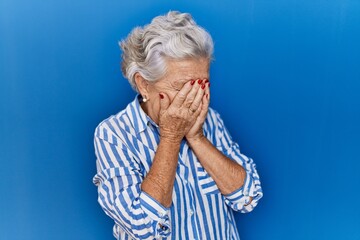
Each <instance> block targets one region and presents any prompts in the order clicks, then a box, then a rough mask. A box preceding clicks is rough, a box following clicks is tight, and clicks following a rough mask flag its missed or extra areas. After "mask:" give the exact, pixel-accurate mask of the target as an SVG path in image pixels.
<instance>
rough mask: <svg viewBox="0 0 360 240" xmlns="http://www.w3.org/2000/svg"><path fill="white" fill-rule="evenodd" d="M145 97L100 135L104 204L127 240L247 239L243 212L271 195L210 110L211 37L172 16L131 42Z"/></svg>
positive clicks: (128, 52) (128, 68) (132, 67)
mask: <svg viewBox="0 0 360 240" xmlns="http://www.w3.org/2000/svg"><path fill="white" fill-rule="evenodd" d="M121 48H122V72H123V74H124V76H125V77H126V78H127V79H128V80H129V82H130V84H131V85H132V87H133V88H134V89H135V90H136V91H137V92H138V93H139V94H138V95H137V96H136V98H135V100H134V101H133V102H131V103H130V104H129V105H128V106H127V107H126V109H124V110H123V111H121V112H119V113H118V114H116V115H114V116H111V117H109V118H108V119H106V120H104V121H103V122H101V123H100V124H99V126H98V127H97V128H96V131H95V152H96V156H97V161H96V163H97V174H96V175H95V176H94V179H93V181H94V184H96V186H98V193H99V197H98V201H99V203H100V205H101V207H102V208H103V210H104V211H105V213H106V214H107V215H109V216H110V217H111V218H112V219H113V220H114V221H115V225H114V229H113V233H114V236H115V237H116V238H117V239H154V238H160V239H240V238H239V234H238V231H237V229H236V223H235V220H234V215H233V211H240V212H243V213H246V212H249V211H251V210H252V209H253V208H254V207H255V206H256V205H257V203H258V201H259V199H260V198H261V197H262V195H263V194H262V189H261V186H260V179H259V175H258V173H257V171H256V168H255V164H254V162H253V160H252V159H251V158H248V157H246V156H245V155H243V154H241V153H240V151H239V147H238V145H237V144H236V143H235V142H233V141H232V139H231V137H230V135H229V133H228V132H227V130H226V128H225V126H224V123H223V121H222V120H221V118H220V116H219V114H218V113H217V112H216V111H214V110H212V109H211V108H209V102H210V82H209V80H208V79H209V67H210V61H211V58H212V53H213V42H212V39H211V37H210V35H209V34H208V33H207V32H206V31H205V30H204V29H203V28H201V27H200V26H198V25H196V23H195V22H194V20H193V19H192V18H191V16H190V15H189V14H186V13H179V12H169V13H168V14H167V15H165V16H158V17H156V18H154V19H153V20H152V22H151V23H150V24H149V25H146V26H144V27H143V28H141V27H138V28H135V29H134V30H133V31H132V32H131V33H130V34H129V36H128V37H127V38H126V39H125V40H123V41H122V42H121Z"/></svg>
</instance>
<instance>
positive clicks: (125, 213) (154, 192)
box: [93, 84, 201, 239]
mask: <svg viewBox="0 0 360 240" xmlns="http://www.w3.org/2000/svg"><path fill="white" fill-rule="evenodd" d="M198 88H199V87H197V88H193V87H192V85H190V84H185V86H184V88H183V89H182V90H181V91H180V92H179V93H178V96H176V97H175V99H174V100H173V102H172V103H171V104H170V100H169V98H168V97H167V95H166V94H164V95H162V96H163V97H162V99H161V101H160V98H159V101H160V104H161V111H160V122H159V126H160V143H159V145H158V148H157V151H156V154H155V156H154V160H153V164H152V166H151V168H150V170H149V172H148V174H147V175H146V177H144V176H143V174H142V172H141V170H140V166H139V165H140V164H139V163H138V162H137V161H136V156H134V155H133V153H132V152H131V151H130V150H129V149H128V146H126V145H125V144H123V141H122V140H121V139H120V138H119V137H118V136H117V135H116V134H114V133H113V132H112V130H111V128H109V127H107V126H106V124H102V125H100V126H99V127H98V128H97V129H96V132H95V138H94V142H95V152H96V156H97V172H98V173H97V174H96V175H95V177H94V179H93V181H94V183H95V184H96V186H98V196H99V197H98V201H99V203H100V205H101V207H102V208H103V210H104V211H105V213H106V214H107V215H108V216H110V217H111V218H113V219H114V221H115V222H116V224H118V225H119V226H120V227H121V228H122V229H123V230H124V231H126V232H127V233H128V234H129V235H130V236H131V237H132V238H136V239H153V238H154V237H156V238H157V237H167V236H169V235H170V222H169V208H168V207H169V206H170V205H171V199H172V191H173V184H174V179H175V173H176V167H177V161H178V152H179V148H180V142H181V140H182V139H183V137H184V135H185V132H187V131H188V129H189V128H190V126H192V125H193V123H194V122H195V121H196V119H197V116H198V114H199V112H200V111H197V112H189V108H188V107H186V106H183V103H184V102H185V101H186V102H195V103H196V102H198V103H199V104H200V102H201V98H200V99H199V98H196V96H197V92H198ZM196 99H197V100H196Z"/></svg>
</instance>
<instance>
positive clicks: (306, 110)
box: [0, 0, 360, 240]
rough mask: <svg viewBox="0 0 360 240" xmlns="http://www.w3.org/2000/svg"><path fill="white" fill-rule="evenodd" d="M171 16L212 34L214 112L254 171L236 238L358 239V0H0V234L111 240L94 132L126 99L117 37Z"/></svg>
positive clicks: (129, 94)
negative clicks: (249, 208)
mask: <svg viewBox="0 0 360 240" xmlns="http://www.w3.org/2000/svg"><path fill="white" fill-rule="evenodd" d="M169 10H180V11H185V12H190V13H191V14H193V16H194V18H195V19H196V20H197V22H198V23H199V24H200V25H202V26H204V27H205V28H206V29H207V30H208V31H209V32H210V33H211V34H212V36H213V38H214V41H215V59H216V60H215V62H214V63H213V65H212V69H211V81H212V103H211V104H212V107H213V108H215V109H217V110H218V111H219V112H220V113H221V114H222V117H223V119H224V121H225V123H226V125H227V127H228V129H229V130H230V131H231V133H232V135H233V138H234V139H235V140H237V141H238V142H239V144H240V146H241V149H242V151H243V152H244V153H245V154H246V155H248V156H251V157H252V158H253V159H254V160H255V162H256V164H257V168H258V171H259V174H260V177H261V180H262V186H263V190H264V198H263V199H262V200H261V201H260V203H259V205H258V207H257V208H256V209H255V210H254V211H253V212H251V213H249V214H237V215H236V216H237V221H238V227H239V231H240V234H241V237H242V239H243V240H263V239H265V240H266V239H270V240H272V239H292V240H297V239H299V240H300V239H301V240H303V239H342V240H346V239H351V240H354V239H360V206H359V202H360V176H359V174H358V172H359V168H360V157H359V155H358V154H359V150H360V137H359V136H360V124H359V123H360V97H359V92H360V14H359V13H360V2H359V1H356V0H330V1H329V0H326V1H325V0H316V1H314V0H272V1H262V0H259V1H253V0H242V1H224V0H222V1H215V0H206V1H205V0H204V1H191V3H190V1H165V0H164V1H140V0H132V1H121V0H108V1H93V0H86V1H85V0H77V1H66V0H63V1H55V0H47V1H43V0H31V1H29V0H0V81H1V88H0V130H1V138H0V159H1V167H0V173H1V175H0V176H1V180H0V188H1V197H0V208H1V209H0V239H6V240H7V239H21V240H23V239H34V240H35V239H36V240H38V239H40V240H43V239H44V240H45V239H54V240H57V239H86V240H90V239H97V240H99V239H113V237H112V224H113V222H112V220H111V219H110V218H108V217H107V216H106V215H105V214H104V213H103V212H102V210H101V209H100V206H99V205H98V203H97V192H96V187H95V186H94V185H93V184H92V177H93V175H94V174H95V171H96V170H95V156H94V150H93V131H94V128H95V127H96V125H97V124H98V123H99V122H100V121H101V120H103V119H104V118H106V117H108V116H109V115H111V114H114V113H116V112H118V111H119V110H121V109H123V108H124V107H125V106H126V104H127V103H128V102H129V101H131V100H132V99H133V96H134V94H135V93H134V92H133V91H132V90H131V88H130V86H129V85H128V83H127V82H126V80H125V79H124V78H123V77H122V76H121V73H120V69H119V60H120V50H119V48H118V45H117V42H118V40H120V39H122V38H124V37H125V36H126V35H127V34H128V33H129V32H130V30H131V29H132V28H133V27H134V26H136V25H143V24H145V23H148V22H149V21H150V20H151V19H152V17H154V16H156V15H159V14H163V13H166V12H167V11H169Z"/></svg>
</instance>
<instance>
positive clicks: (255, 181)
mask: <svg viewBox="0 0 360 240" xmlns="http://www.w3.org/2000/svg"><path fill="white" fill-rule="evenodd" d="M209 95H210V91H209V88H207V89H206V92H205V96H204V98H203V101H202V111H201V113H200V114H199V117H198V120H197V121H196V123H195V124H194V126H193V127H192V128H191V129H190V130H189V132H188V133H187V135H186V138H187V141H188V143H189V145H190V147H191V148H192V150H193V151H194V153H195V155H196V156H197V158H198V160H199V162H200V163H201V165H202V166H203V167H204V169H205V170H206V171H207V172H208V173H209V175H210V176H211V177H212V178H213V179H214V181H215V183H216V186H217V187H218V188H219V190H220V192H221V193H222V194H223V195H224V197H225V201H226V203H227V204H228V205H229V206H230V207H232V208H233V209H234V210H236V211H241V212H249V211H251V210H253V208H254V207H255V206H256V205H257V202H258V200H259V199H260V198H261V197H262V189H261V186H260V179H259V175H258V174H257V171H256V169H255V164H254V163H253V160H252V159H250V158H247V157H246V156H245V155H243V154H241V153H240V150H239V147H238V145H237V144H236V143H235V142H233V141H232V139H231V137H230V134H229V133H228V132H227V130H226V128H225V126H224V124H223V121H222V120H221V118H220V116H219V115H218V114H212V115H213V116H212V117H213V119H214V120H215V125H217V127H216V130H215V131H216V132H215V134H216V135H217V138H216V139H217V143H216V146H219V148H220V149H221V150H222V151H219V150H218V149H217V148H216V147H214V146H213V144H212V143H211V142H210V141H209V140H208V139H207V138H206V137H204V135H203V130H202V125H203V123H204V121H205V119H206V116H207V113H208V107H209V99H210V97H209Z"/></svg>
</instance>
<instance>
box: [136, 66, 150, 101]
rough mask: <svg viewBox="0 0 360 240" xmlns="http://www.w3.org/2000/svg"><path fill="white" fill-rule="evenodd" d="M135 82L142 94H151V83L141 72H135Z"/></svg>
mask: <svg viewBox="0 0 360 240" xmlns="http://www.w3.org/2000/svg"><path fill="white" fill-rule="evenodd" d="M135 84H136V87H137V89H138V90H139V92H140V94H141V95H142V96H143V97H145V96H147V97H148V95H149V93H148V90H147V89H148V85H149V83H148V82H147V81H146V80H145V79H144V78H143V77H142V76H141V74H140V73H138V72H137V73H135Z"/></svg>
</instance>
